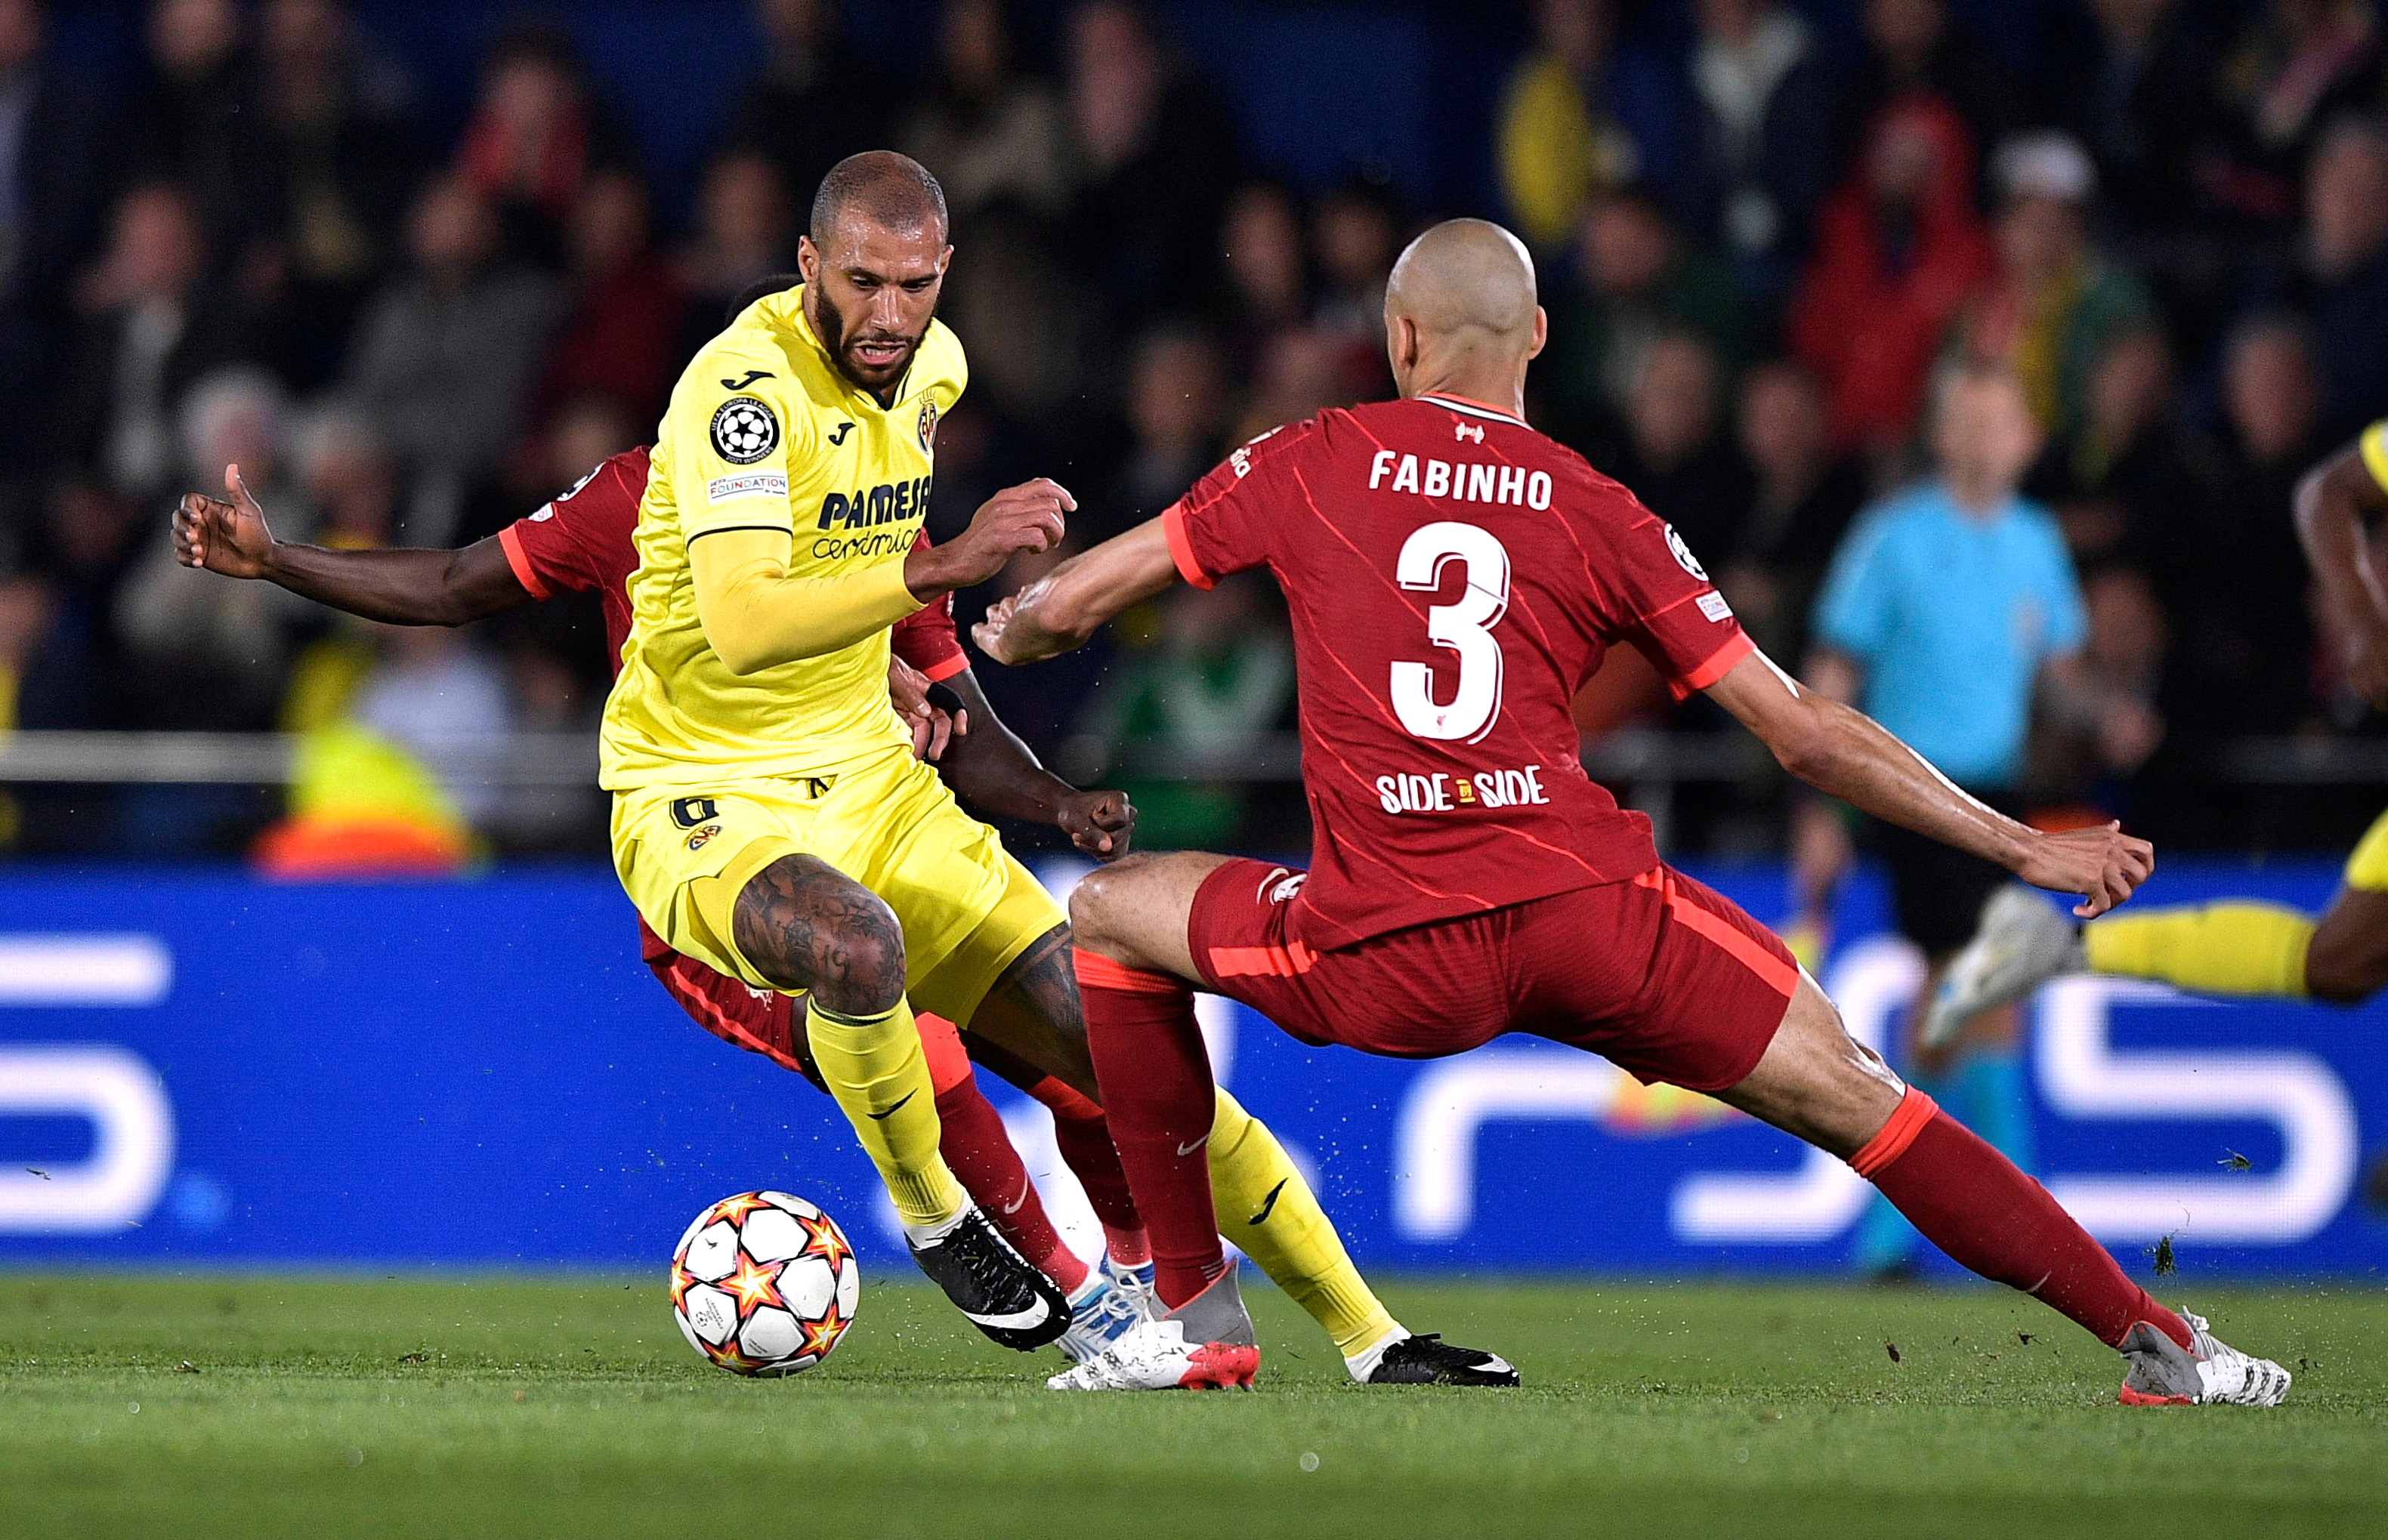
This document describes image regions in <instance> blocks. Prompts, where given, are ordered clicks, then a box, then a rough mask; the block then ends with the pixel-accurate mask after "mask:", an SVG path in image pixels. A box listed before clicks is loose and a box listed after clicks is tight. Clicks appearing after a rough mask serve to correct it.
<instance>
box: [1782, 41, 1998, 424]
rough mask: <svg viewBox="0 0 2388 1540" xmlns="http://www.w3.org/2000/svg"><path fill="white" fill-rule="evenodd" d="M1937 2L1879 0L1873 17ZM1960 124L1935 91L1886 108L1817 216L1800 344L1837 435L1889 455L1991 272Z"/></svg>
mask: <svg viewBox="0 0 2388 1540" xmlns="http://www.w3.org/2000/svg"><path fill="white" fill-rule="evenodd" d="M1901 6H1924V7H1926V8H1937V5H1936V0H1878V3H1877V4H1876V5H1875V6H1874V7H1873V8H1872V10H1870V11H1869V13H1868V14H1869V15H1872V14H1874V13H1875V12H1879V11H1883V10H1886V9H1898V8H1899V7H1901ZM1972 164H1973V159H1972V152H1971V150H1970V148H1969V146H1968V142H1967V135H1966V132H1965V125H1964V124H1963V122H1962V121H1961V120H1959V118H1958V117H1957V115H1956V113H1955V112H1953V111H1952V110H1950V108H1949V107H1946V106H1944V105H1942V104H1941V103H1939V102H1937V101H1936V100H1934V99H1933V98H1931V97H1929V96H1911V97H1908V98H1905V99H1903V100H1901V101H1899V103H1897V104H1895V105H1894V106H1892V107H1889V108H1888V109H1886V111H1885V112H1884V113H1883V114H1882V116H1881V117H1880V118H1879V119H1878V120H1876V121H1875V122H1874V126H1873V128H1872V130H1871V131H1870V133H1869V134H1868V137H1867V140H1866V144H1865V152H1864V156H1863V158H1861V161H1860V162H1859V164H1858V166H1857V167H1856V169H1855V170H1852V172H1851V173H1850V176H1849V180H1848V182H1846V183H1843V184H1842V186H1841V188H1840V189H1839V190H1838V191H1837V192H1835V194H1834V195H1833V196H1831V197H1830V198H1829V199H1827V200H1826V201H1825V204H1824V207H1823V210H1822V212H1821V214H1820V215H1819V217H1818V221H1817V228H1816V253H1815V257H1814V259H1813V261H1812V262H1811V263H1810V267H1809V270H1808V273H1807V276H1806V277H1805V278H1804V279H1803V280H1802V281H1801V283H1800V286H1799V293H1798V297H1797V299H1796V301H1795V302H1794V304H1793V307H1792V311H1791V319H1790V340H1791V344H1792V347H1793V349H1794V351H1796V352H1797V354H1798V355H1799V357H1800V358H1801V359H1802V360H1805V361H1806V362H1807V364H1808V365H1809V367H1810V368H1811V369H1813V370H1815V371H1816V373H1817V375H1818V376H1819V377H1820V378H1821V379H1823V382H1824V388H1825V391H1826V393H1827V395H1828V397H1829V398H1830V399H1831V401H1832V408H1833V410H1832V422H1833V441H1834V443H1835V445H1836V446H1838V447H1840V448H1863V449H1865V450H1867V451H1869V452H1870V453H1872V454H1873V455H1874V456H1875V457H1876V458H1877V459H1879V460H1883V461H1889V460H1892V459H1894V458H1895V457H1896V456H1897V455H1898V454H1899V451H1900V449H1901V448H1902V447H1903V445H1904V444H1905V441H1906V439H1907V435H1908V433H1909V430H1910V429H1911V428H1912V426H1913V424H1914V422H1915V413H1916V409H1917V408H1918V407H1919V406H1920V405H1921V404H1922V402H1923V399H1924V383H1925V380H1926V378H1927V377H1928V376H1929V374H1930V372H1931V369H1932V360H1933V356H1934V354H1935V353H1937V351H1938V349H1939V347H1940V343H1941V339H1942V337H1943V336H1944V335H1946V334H1947V331H1948V328H1949V325H1950V322H1951V321H1952V320H1953V319H1954V318H1955V317H1956V316H1957V314H1958V313H1959V311H1960V310H1961V309H1962V308H1963V307H1964V305H1965V304H1966V302H1967V301H1969V300H1971V299H1972V298H1973V297H1974V296H1975V294H1976V293H1977V292H1978V291H1979V290H1980V288H1981V285H1982V284H1983V283H1984V282H1985V281H1987V279H1988V276H1989V271H1990V264H1991V261H1992V253H1991V247H1990V243H1989V238H1988V234H1986V233H1985V232H1984V230H1983V228H1982V222H1981V219H1980V216H1979V215H1978V214H1976V213H1975V208H1974V191H1973V173H1972Z"/></svg>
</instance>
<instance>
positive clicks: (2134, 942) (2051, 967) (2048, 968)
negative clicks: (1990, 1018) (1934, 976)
mask: <svg viewBox="0 0 2388 1540" xmlns="http://www.w3.org/2000/svg"><path fill="white" fill-rule="evenodd" d="M2383 516H2388V421H2383V422H2378V423H2372V424H2371V425H2370V426H2369V427H2368V428H2366V429H2364V430H2363V432H2362V434H2361V435H2359V436H2357V437H2356V441H2355V442H2354V443H2352V444H2349V445H2347V446H2345V447H2344V448H2341V449H2340V450H2338V451H2337V452H2336V453H2335V454H2332V455H2331V457H2330V458H2329V459H2327V460H2325V461H2322V462H2321V463H2320V464H2318V465H2317V466H2315V467H2314V468H2313V469H2312V470H2311V471H2310V472H2308V473H2306V474H2305V480H2304V481H2303V482H2302V483H2300V484H2299V486H2298V487H2297V538H2298V540H2299V542H2300V543H2301V544H2303V545H2304V547H2305V561H2306V562H2308V563H2309V564H2310V565H2311V566H2312V567H2313V571H2314V587H2316V588H2317V589H2318V591H2319V592H2320V595H2321V601H2322V609H2323V612H2324V613H2326V614H2327V615H2328V616H2329V618H2330V621H2331V629H2332V630H2333V631H2335V632H2336V634H2337V636H2338V638H2339V640H2340V643H2341V645H2342V646H2343V647H2344V649H2345V656H2344V660H2343V663H2344V667H2345V669H2346V683H2347V687H2348V688H2350V689H2352V690H2353V691H2354V692H2355V693H2356V696H2357V697H2358V698H2360V699H2361V700H2362V701H2363V702H2364V704H2366V705H2368V706H2369V707H2370V708H2371V709H2372V710H2373V711H2388V587H2383V586H2382V580H2381V574H2380V572H2379V569H2378V567H2377V565H2376V562H2375V558H2374V555H2373V550H2372V540H2373V538H2374V536H2375V533H2376V531H2377V529H2378V526H2379V524H2380V522H2381V520H2382V517H2383ZM2067 973H2096V974H2103V975H2106V976H2107V977H2110V978H2153V979H2158V980H2161V981H2162V982H2164V983H2167V984H2170V985H2172V986H2174V987H2175V988H2177V989H2183V990H2192V991H2197V992H2199V993H2202V994H2216V995H2229V996H2237V997H2239V998H2242V999H2273V1000H2326V1001H2329V1002H2330V1003H2331V1004H2337V1005H2360V1004H2363V1003H2364V1002H2365V1001H2367V1000H2369V999H2370V998H2371V997H2372V996H2373V995H2375V994H2378V993H2379V992H2380V991H2381V990H2382V988H2383V987H2388V813H2383V814H2381V815H2380V816H2379V817H2378V818H2376V819H2374V820H2373V821H2372V824H2371V827H2369V829H2366V830H2365V831H2364V834H2363V838H2362V839H2358V840H2356V845H2355V850H2354V852H2353V853H2351V854H2350V855H2348V856H2347V858H2346V870H2345V875H2344V879H2343V882H2342V884H2341V886H2340V888H2339V890H2338V893H2337V896H2336V897H2334V898H2332V899H2331V901H2330V907H2329V908H2327V909H2325V910H2323V911H2322V913H2321V915H2319V916H2318V917H2317V916H2315V915H2307V914H2305V913H2304V912H2303V911H2301V910H2296V909H2292V908H2289V907H2288V906H2286V905H2285V904H2279V903H2264V902H2262V901H2261V900H2258V899H2245V898H2231V899H2217V900H2215V901H2213V902H2212V903H2200V904H2193V905H2186V906H2181V907H2177V908H2168V909H2164V908H2151V909H2144V910H2141V911H2140V912H2139V913H2137V914H2132V915H2104V916H2102V917H2101V918H2099V919H2095V920H2092V921H2090V923H2089V924H2087V925H2076V924H2073V923H2071V922H2069V921H2067V920H2066V919H2064V916H2062V915H2058V914H2057V913H2056V912H2055V911H2053V910H2051V908H2049V906H2048V905H2047V904H2046V903H2043V902H2041V900H2040V899H2039V895H2037V894H2035V893H2031V892H2028V891H2026V890H2019V889H2013V888H2007V889H2001V890H2000V891H1999V892H1998V893H1996V894H1994V895H1993V896H1992V897H1991V899H1990V902H1989V903H1988V904H1986V905H1984V906H1983V909H1982V922H1981V927H1980V928H1979V929H1978V930H1976V931H1975V933H1974V939H1973V940H1970V941H1968V942H1967V943H1966V944H1965V948H1964V950H1963V951H1962V952H1960V953H1957V956H1956V958H1955V960H1954V961H1953V962H1952V963H1951V964H1950V968H1949V977H1948V978H1946V979H1945V980H1943V982H1942V983H1941V986H1940V990H1939V992H1938V993H1937V995H1935V996H1934V997H1933V1001H1932V1008H1931V1009H1930V1011H1928V1012H1927V1013H1926V1014H1925V1016H1924V1041H1925V1042H1926V1043H1927V1044H1930V1043H1937V1042H1945V1041H1949V1040H1950V1038H1952V1037H1954V1036H1956V1034H1957V1033H1958V1032H1959V1031H1961V1030H1962V1029H1963V1028H1964V1026H1965V1024H1966V1023H1967V1022H1969V1021H1971V1020H1972V1019H1973V1018H1974V1017H1975V1016H1979V1015H1981V1014H1982V1013H1983V1012H1984V1011H1989V1010H1995V1009H1996V1008H1998V1007H1999V1006H2001V1005H2003V1004H2008V1003H2009V1002H2011V1001H2015V1000H2020V999H2022V998H2023V997H2024V996H2025V995H2027V994H2029V993H2030V992H2031V991H2034V990H2036V989H2038V988H2039V986H2040V985H2041V984H2044V983H2046V982H2047V981H2048V980H2049V979H2051V978H2056V977H2057V976H2058V975H2060V974H2067Z"/></svg>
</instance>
